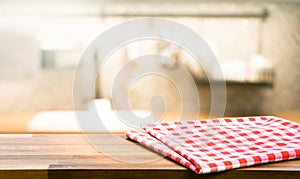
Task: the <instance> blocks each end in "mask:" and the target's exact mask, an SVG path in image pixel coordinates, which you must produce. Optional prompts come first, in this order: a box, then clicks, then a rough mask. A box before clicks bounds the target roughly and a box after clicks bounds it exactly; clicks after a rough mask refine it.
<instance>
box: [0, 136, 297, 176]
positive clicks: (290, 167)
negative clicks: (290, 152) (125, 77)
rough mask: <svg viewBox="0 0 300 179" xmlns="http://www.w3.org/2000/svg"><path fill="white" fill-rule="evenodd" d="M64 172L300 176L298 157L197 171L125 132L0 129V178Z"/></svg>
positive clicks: (71, 174) (78, 173) (118, 174)
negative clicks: (9, 131) (211, 171)
mask: <svg viewBox="0 0 300 179" xmlns="http://www.w3.org/2000/svg"><path fill="white" fill-rule="evenodd" d="M91 141H92V142H93V145H91V144H90V143H89V142H91ZM61 177H64V178H99V177H100V178H172V177H173V178H191V177H193V178H194V177H199V178H263V177H272V179H273V178H285V179H286V178H300V160H292V161H284V162H278V163H272V164H265V165H259V166H254V167H247V168H242V169H236V170H230V171H226V172H219V173H214V174H206V175H196V174H194V173H193V172H192V171H190V170H188V169H186V168H185V167H182V166H181V165H178V164H177V163H175V162H173V161H171V160H169V159H167V158H163V157H162V156H161V155H159V154H157V153H155V152H153V151H151V150H149V149H147V148H144V147H142V146H140V145H139V144H137V143H134V142H132V141H129V140H127V139H126V138H125V137H124V134H113V135H111V134H89V135H88V136H86V135H83V134H0V178H61Z"/></svg>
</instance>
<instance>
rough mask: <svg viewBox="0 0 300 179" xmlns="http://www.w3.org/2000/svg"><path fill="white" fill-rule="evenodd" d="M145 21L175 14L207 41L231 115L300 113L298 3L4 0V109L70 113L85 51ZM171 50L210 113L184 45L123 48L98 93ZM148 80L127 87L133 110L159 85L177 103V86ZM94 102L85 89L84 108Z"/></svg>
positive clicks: (0, 92)
mask: <svg viewBox="0 0 300 179" xmlns="http://www.w3.org/2000/svg"><path fill="white" fill-rule="evenodd" d="M141 17H162V18H166V19H170V20H174V21H176V22H179V23H181V24H184V25H186V26H188V27H190V28H191V29H193V30H194V31H195V32H197V33H199V35H200V36H201V37H203V38H204V39H205V40H206V42H207V43H208V45H209V46H210V48H211V49H212V50H213V52H214V53H215V55H216V57H217V58H218V60H219V61H220V64H221V67H222V69H223V73H224V76H225V78H226V80H227V81H228V83H227V106H226V111H225V115H226V116H247V115H281V114H291V115H292V114H298V112H299V113H300V85H299V81H300V1H299V0H268V1H259V0H239V1H238V0H225V1H221V0H210V1H209V0H160V1H159V0H148V1H146V0H110V1H109V0H65V1H58V0H1V1H0V42H1V43H0V45H1V47H0V113H2V114H19V113H22V114H24V113H37V112H40V111H56V110H73V101H72V87H73V78H74V72H75V69H76V65H77V63H78V62H79V60H80V57H81V55H82V53H83V52H84V50H85V49H86V48H87V46H88V45H89V44H90V43H91V42H92V40H93V39H94V38H95V37H97V36H98V35H99V34H101V32H103V31H105V30H107V29H109V28H110V27H112V26H114V25H117V24H119V23H122V22H125V21H127V20H131V19H136V18H141ZM133 30H134V29H133ZM166 49H167V50H169V52H170V51H171V52H170V53H169V55H171V56H172V55H173V57H174V58H175V59H176V60H179V61H181V62H182V63H183V64H185V65H186V67H187V69H189V70H190V72H191V73H192V74H193V76H194V79H195V81H196V83H197V85H198V88H199V95H200V101H201V110H200V112H201V113H203V114H208V113H209V110H210V87H209V84H208V83H207V82H206V80H205V73H203V71H201V67H199V66H197V65H195V62H194V61H193V59H192V58H191V57H188V55H187V54H185V52H184V51H183V50H182V49H179V48H177V47H174V46H172V45H170V44H164V43H163V42H157V41H144V42H136V43H133V44H129V45H127V46H124V47H122V48H120V49H119V50H117V51H116V52H115V53H114V54H113V55H112V56H111V57H110V60H109V61H110V62H109V64H107V67H106V68H105V69H106V70H104V71H103V72H102V74H100V77H99V79H98V82H99V83H97V86H96V89H95V98H108V99H110V98H111V96H110V93H109V89H110V87H111V85H112V82H113V80H114V77H115V75H116V74H117V72H118V69H120V68H121V67H122V65H124V64H126V63H127V62H128V61H129V60H130V59H132V58H134V57H136V56H138V55H143V54H147V53H151V52H155V53H162V51H164V50H166ZM91 63H93V62H91ZM91 68H93V65H91ZM167 68H169V67H167ZM170 68H171V67H170ZM144 80H145V81H144V82H143V81H140V82H137V83H136V84H135V85H134V86H133V87H132V91H131V92H130V103H131V106H132V107H133V108H136V109H147V105H148V102H147V100H148V99H149V94H152V93H153V91H156V92H161V93H163V94H164V95H165V99H166V100H167V101H168V104H170V106H168V108H169V110H176V109H177V108H178V104H180V98H179V97H178V91H176V88H175V87H174V85H172V84H170V82H168V81H166V80H163V79H161V80H158V79H155V77H147V78H145V79H144ZM178 80H180V78H179V79H178ZM92 99H93V97H91V96H84V94H83V96H82V106H83V108H84V106H85V105H87V103H88V102H89V101H90V100H92ZM0 116H1V115H0Z"/></svg>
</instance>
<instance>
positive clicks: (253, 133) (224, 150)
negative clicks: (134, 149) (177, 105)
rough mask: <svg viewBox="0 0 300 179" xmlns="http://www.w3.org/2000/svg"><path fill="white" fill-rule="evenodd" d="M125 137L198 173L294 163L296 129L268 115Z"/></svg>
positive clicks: (165, 126)
mask: <svg viewBox="0 0 300 179" xmlns="http://www.w3.org/2000/svg"><path fill="white" fill-rule="evenodd" d="M144 129H145V131H146V132H138V131H128V132H127V133H126V136H127V137H128V138H130V139H132V140H134V141H137V142H138V143H140V144H142V145H144V146H146V147H148V148H150V149H152V150H155V151H156V152H158V153H161V154H163V155H165V156H167V157H169V158H171V159H173V160H175V161H176V162H179V163H181V164H182V165H184V166H186V167H188V168H190V169H191V170H193V171H194V172H196V173H198V174H202V173H211V172H219V171H224V170H229V169H234V168H240V167H245V166H250V165H256V164H262V163H269V162H277V161H282V160H290V159H295V158H300V124H298V123H294V122H291V121H288V120H285V119H282V118H278V117H273V116H262V117H243V118H220V119H214V120H206V121H179V122H161V123H157V124H151V125H148V126H147V127H145V128H144Z"/></svg>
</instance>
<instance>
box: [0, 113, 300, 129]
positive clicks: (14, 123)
mask: <svg viewBox="0 0 300 179" xmlns="http://www.w3.org/2000/svg"><path fill="white" fill-rule="evenodd" d="M36 114H37V113H34V112H27V113H0V133H5V134H6V133H14V134H15V133H70V132H66V131H60V132H58V131H57V130H56V131H52V132H51V130H47V131H44V132H43V131H38V132H33V131H30V130H29V129H28V125H29V124H30V123H31V122H32V121H33V118H34V117H35V116H36ZM268 115H274V116H277V117H282V118H285V119H288V120H291V121H294V122H298V123H300V112H299V111H288V112H278V113H275V114H268ZM207 117H208V115H200V116H199V117H198V119H207ZM177 118H178V114H177V113H171V112H168V113H167V114H166V116H165V117H164V120H165V121H169V120H174V119H177ZM45 125H47V124H45ZM72 133H78V132H76V131H75V132H72Z"/></svg>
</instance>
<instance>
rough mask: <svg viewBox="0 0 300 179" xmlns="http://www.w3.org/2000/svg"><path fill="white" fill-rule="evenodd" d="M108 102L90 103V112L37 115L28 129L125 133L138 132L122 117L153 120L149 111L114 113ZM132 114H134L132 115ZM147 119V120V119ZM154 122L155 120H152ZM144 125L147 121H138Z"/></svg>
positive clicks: (38, 130) (60, 112)
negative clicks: (133, 116) (134, 116)
mask: <svg viewBox="0 0 300 179" xmlns="http://www.w3.org/2000/svg"><path fill="white" fill-rule="evenodd" d="M108 102H109V101H107V100H102V99H101V100H95V101H92V102H91V103H90V109H89V110H88V111H76V113H75V111H44V112H40V113H38V114H36V115H35V116H34V117H33V119H32V120H31V122H30V123H29V124H28V126H27V129H28V131H29V132H72V133H73V132H75V133H77V132H123V131H127V130H136V129H137V127H134V126H132V125H129V124H127V123H126V121H125V122H124V121H122V120H121V119H120V117H119V116H120V115H121V116H122V115H125V116H126V115H128V114H132V113H133V114H135V115H136V116H138V117H139V118H141V119H143V118H144V117H146V116H148V118H147V121H148V122H149V119H152V117H151V116H150V114H151V113H150V112H149V111H144V110H133V111H129V110H128V111H113V110H111V108H110V107H111V105H110V102H109V103H108ZM131 112H132V113H131ZM145 119H146V118H145ZM151 121H154V120H151ZM138 122H140V124H141V125H142V124H144V123H145V121H143V120H141V121H138Z"/></svg>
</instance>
